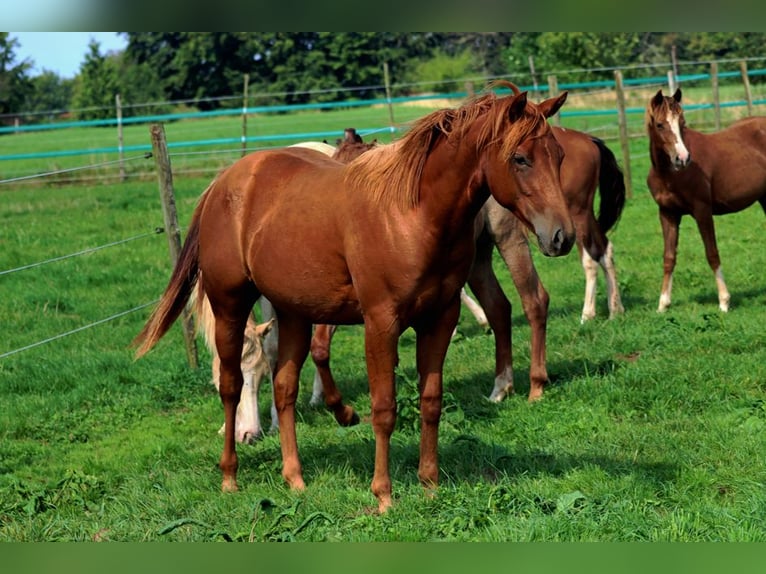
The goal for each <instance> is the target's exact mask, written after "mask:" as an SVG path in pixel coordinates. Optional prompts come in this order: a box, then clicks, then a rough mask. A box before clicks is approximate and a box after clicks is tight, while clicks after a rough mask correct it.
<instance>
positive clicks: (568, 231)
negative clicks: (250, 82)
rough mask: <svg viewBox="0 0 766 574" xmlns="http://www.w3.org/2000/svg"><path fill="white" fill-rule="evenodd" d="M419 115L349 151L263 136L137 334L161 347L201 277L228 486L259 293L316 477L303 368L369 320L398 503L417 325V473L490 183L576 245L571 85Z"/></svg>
mask: <svg viewBox="0 0 766 574" xmlns="http://www.w3.org/2000/svg"><path fill="white" fill-rule="evenodd" d="M507 86H508V87H509V88H511V90H512V91H513V93H512V94H511V95H507V96H503V97H500V96H497V95H496V94H494V93H493V92H489V93H487V94H485V95H482V96H481V97H478V98H476V99H474V100H472V101H470V102H469V103H467V104H465V105H463V106H461V107H459V108H457V109H447V110H440V111H438V112H434V113H432V114H429V115H428V116H426V117H424V118H422V119H421V120H419V121H417V122H415V124H414V125H413V127H412V129H411V130H410V131H409V132H408V133H407V134H406V135H405V136H404V137H403V138H402V139H401V140H399V141H398V142H397V143H396V144H394V145H391V146H381V147H380V148H377V149H375V150H372V151H370V152H368V153H365V154H364V155H362V156H360V157H359V158H357V159H356V160H354V161H353V162H351V163H350V164H348V165H344V164H341V163H340V162H337V161H335V160H333V159H331V158H328V157H327V156H325V155H323V154H321V153H319V152H315V151H312V150H307V149H302V148H283V149H280V150H264V151H259V152H255V153H253V154H250V155H248V156H245V157H244V158H242V159H241V160H239V161H237V162H236V163H235V164H234V165H232V166H231V167H229V168H228V169H226V170H225V171H223V172H222V173H221V174H220V175H219V176H218V177H217V178H216V179H215V181H213V183H211V184H210V186H209V187H208V189H207V190H206V191H205V193H204V194H203V195H202V197H201V199H200V202H199V204H198V206H197V208H196V209H195V211H194V215H193V217H192V221H191V224H190V226H189V231H188V235H187V238H186V241H185V242H184V247H183V249H182V252H181V256H180V258H179V261H178V263H177V265H176V267H175V269H174V270H173V274H172V276H171V278H170V282H169V284H168V287H167V288H166V290H165V293H164V294H163V296H162V298H161V300H160V303H159V305H158V307H157V308H156V309H155V311H154V312H153V313H152V316H151V317H150V318H149V321H148V322H147V324H146V325H145V327H144V329H143V330H142V331H141V333H139V335H138V336H137V338H136V343H137V344H139V348H138V355H139V356H140V355H142V354H144V353H146V352H147V351H148V350H149V349H151V347H152V346H153V345H154V344H155V343H156V342H157V341H158V340H159V338H160V337H162V336H163V335H164V334H165V333H166V332H167V330H168V329H169V328H170V326H171V325H172V323H173V322H174V321H175V320H176V318H177V317H178V316H179V314H180V313H181V311H182V309H183V308H184V306H185V305H186V303H187V301H188V299H189V297H190V295H191V294H192V292H193V290H194V288H195V285H196V283H197V281H199V282H200V287H199V291H200V295H201V296H204V295H205V294H206V295H207V297H208V298H209V300H210V304H211V307H212V310H213V314H214V316H215V343H216V348H217V351H218V354H219V356H220V360H221V368H220V396H221V401H222V403H223V408H224V419H225V425H226V430H225V434H224V447H223V452H222V454H221V461H220V467H221V470H222V473H223V481H222V489H223V490H224V491H233V490H236V489H237V482H236V473H237V465H238V461H237V454H236V443H235V437H234V430H235V427H236V424H235V417H236V409H237V404H238V402H239V398H240V391H241V388H242V382H243V379H242V371H241V368H240V360H241V355H242V344H243V337H244V331H245V325H246V323H247V320H248V317H249V316H250V312H251V309H252V307H253V304H254V303H255V301H256V300H257V299H258V297H259V296H260V295H264V296H266V297H267V298H268V299H269V301H271V303H272V305H273V306H274V309H275V310H276V314H277V320H278V323H279V349H278V359H277V366H276V374H275V376H274V393H275V397H276V406H277V412H278V418H279V435H280V444H281V449H282V475H283V477H284V478H285V480H286V481H287V483H288V485H290V487H291V488H293V489H303V488H305V483H304V481H303V475H302V470H301V464H300V460H299V457H298V450H297V441H296V435H295V400H296V397H297V394H298V375H299V373H300V369H301V367H302V365H303V362H304V360H305V358H306V356H307V354H308V352H309V345H310V341H311V331H312V324H314V323H337V324H350V323H362V322H363V323H364V329H365V349H366V361H367V374H368V379H369V386H370V394H371V406H372V427H373V431H374V433H375V445H376V446H375V470H374V476H373V479H372V492H373V493H374V494H375V496H376V497H377V500H378V509H379V511H381V512H382V511H385V510H386V509H388V508H389V507H390V505H391V479H390V475H389V469H388V458H389V445H390V438H391V434H392V432H393V429H394V425H395V421H396V392H395V384H394V366H395V362H396V357H397V343H398V340H399V336H400V335H401V333H402V332H403V331H404V329H406V328H408V327H410V326H412V327H413V328H414V329H415V331H416V334H417V342H416V358H417V370H418V374H419V378H420V385H419V387H420V410H421V440H420V463H419V466H418V477H419V478H420V480H421V483H422V484H423V485H424V486H425V487H426V488H428V489H432V488H435V487H436V484H437V482H438V474H439V472H438V457H437V443H438V426H439V418H440V414H441V401H442V368H443V364H444V357H445V354H446V351H447V347H448V345H449V341H450V336H451V334H452V330H453V328H454V326H455V324H456V323H457V319H458V315H459V310H460V298H459V293H460V288H461V286H462V285H463V284H464V283H465V281H466V279H467V277H468V274H469V272H470V269H471V264H472V261H473V257H474V251H475V241H474V239H473V233H472V231H473V229H474V225H475V220H476V216H477V214H478V213H479V210H480V209H481V206H482V205H483V204H484V203H485V202H486V200H487V198H488V197H489V196H490V195H492V196H493V197H495V199H497V200H498V202H499V203H500V204H501V205H503V206H505V207H507V208H509V209H512V210H513V211H514V213H515V214H516V215H517V217H519V218H520V219H521V220H522V221H523V222H524V224H525V225H527V226H528V227H529V228H530V229H531V230H532V231H533V232H534V234H535V235H536V236H537V239H538V242H539V244H540V246H541V249H542V251H543V252H544V253H545V254H547V255H552V256H557V255H564V254H566V253H567V252H569V250H570V249H571V247H572V245H573V243H574V226H573V224H572V220H571V217H570V216H569V213H568V211H567V207H566V202H565V200H564V197H563V195H562V192H561V185H560V180H559V170H560V164H561V161H562V150H561V146H560V145H559V144H558V142H557V141H556V139H555V137H554V136H553V133H552V131H551V128H550V126H549V125H548V122H547V121H546V118H548V117H550V116H551V115H552V114H554V113H555V112H556V111H557V110H558V109H559V108H560V107H561V105H562V104H563V103H564V100H565V99H566V93H564V94H562V95H561V96H559V97H557V98H551V99H549V100H545V101H543V102H542V103H540V104H534V103H532V102H530V101H528V100H527V96H526V93H519V91H518V89H517V88H516V87H515V86H513V85H512V84H507Z"/></svg>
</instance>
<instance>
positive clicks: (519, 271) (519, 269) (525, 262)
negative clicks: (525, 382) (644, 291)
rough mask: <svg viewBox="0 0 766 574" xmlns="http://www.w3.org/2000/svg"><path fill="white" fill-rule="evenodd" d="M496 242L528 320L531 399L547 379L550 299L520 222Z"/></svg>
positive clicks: (531, 399)
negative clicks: (546, 342) (547, 337)
mask: <svg viewBox="0 0 766 574" xmlns="http://www.w3.org/2000/svg"><path fill="white" fill-rule="evenodd" d="M496 241H497V248H498V250H499V251H500V255H502V257H503V260H504V261H505V264H506V265H507V266H508V270H509V271H510V272H511V278H512V279H513V284H514V285H515V286H516V291H517V292H518V293H519V297H520V298H521V305H522V307H523V308H524V315H525V316H526V317H527V321H529V327H530V330H531V338H530V339H531V340H530V364H529V395H528V400H529V401H530V402H532V401H536V400H537V399H539V398H541V397H542V396H543V390H544V389H545V384H546V383H547V382H548V369H547V367H546V364H545V361H546V359H545V355H546V347H545V337H546V333H547V329H548V304H549V300H550V298H549V296H548V292H547V291H546V290H545V287H544V286H543V284H542V282H541V281H540V277H539V276H538V275H537V269H535V264H534V261H533V260H532V253H531V252H530V249H529V242H528V241H527V239H526V238H525V237H524V234H523V232H522V229H521V224H520V223H515V227H514V230H513V232H512V233H511V234H510V235H508V236H505V237H504V238H502V240H499V239H496Z"/></svg>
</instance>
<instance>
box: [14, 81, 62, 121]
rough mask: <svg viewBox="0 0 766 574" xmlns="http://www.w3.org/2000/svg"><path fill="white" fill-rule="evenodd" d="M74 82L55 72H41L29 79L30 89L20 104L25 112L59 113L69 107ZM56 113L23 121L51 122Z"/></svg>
mask: <svg viewBox="0 0 766 574" xmlns="http://www.w3.org/2000/svg"><path fill="white" fill-rule="evenodd" d="M73 91H74V80H68V79H64V78H61V77H60V76H59V75H58V74H57V73H56V72H51V71H43V73H41V74H40V75H39V76H35V77H33V78H32V79H31V89H30V91H29V94H28V95H27V98H26V100H25V101H24V103H23V104H22V106H21V108H20V109H22V110H24V111H26V112H61V111H62V110H66V109H68V108H69V107H70V105H71V103H72V93H73ZM56 116H57V113H51V114H47V115H42V116H37V117H29V118H25V121H32V122H34V121H38V122H39V121H52V120H54V119H56Z"/></svg>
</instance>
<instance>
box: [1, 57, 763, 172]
mask: <svg viewBox="0 0 766 574" xmlns="http://www.w3.org/2000/svg"><path fill="white" fill-rule="evenodd" d="M739 75H740V72H721V73H719V74H718V77H719V78H733V77H738V76H739ZM763 75H766V69H758V70H749V71H748V76H763ZM709 79H710V74H687V75H680V76H678V77H677V81H678V83H679V84H681V83H683V82H697V81H703V80H709ZM666 82H667V77H665V76H656V77H648V78H632V79H625V80H623V84H625V85H630V86H641V85H657V84H661V85H664V84H665V83H666ZM614 86H615V82H614V81H613V80H600V81H592V82H571V83H561V84H559V86H558V87H559V89H560V90H562V91H563V90H583V89H596V88H613V87H614ZM519 89H521V90H522V91H530V92H533V91H537V92H547V86H542V87H541V86H531V85H530V86H519ZM467 96H468V93H467V92H447V93H438V94H425V95H418V96H401V97H395V98H390V99H388V98H379V99H370V100H345V101H342V102H322V103H311V104H285V105H274V106H248V107H246V108H231V109H223V110H212V111H203V112H183V113H174V114H155V115H146V116H134V117H127V118H123V119H122V124H123V125H126V124H142V123H153V122H173V121H177V120H183V119H201V118H212V117H225V116H239V115H242V114H243V113H247V114H269V113H281V112H296V111H306V110H328V109H338V108H353V107H362V106H374V105H386V104H389V103H392V104H399V103H407V102H415V101H428V100H444V99H447V100H461V99H464V98H466V97H467ZM765 103H766V100H764V99H759V100H754V101H753V105H763V104H765ZM745 105H747V103H746V102H745V101H743V100H737V101H732V102H724V103H721V107H722V108H731V107H738V106H745ZM712 107H713V104H690V105H685V106H684V108H685V109H687V110H699V109H710V108H712ZM626 113H628V114H643V113H644V109H643V108H628V109H627V110H626ZM560 115H561V117H578V116H615V115H617V110H616V109H603V110H562V111H561V112H560ZM117 123H118V120H117V119H116V118H106V119H100V120H83V121H75V122H57V123H48V124H31V125H24V126H4V127H0V134H4V133H19V132H29V131H42V130H53V129H65V128H80V127H100V126H115V125H117ZM396 130H397V128H394V127H386V128H368V129H366V130H357V131H358V132H359V133H360V134H362V135H365V133H375V132H382V131H392V132H394V131H396ZM342 135H343V134H342V132H337V131H328V132H309V133H298V134H295V133H293V134H272V135H264V136H248V137H247V138H244V141H245V143H259V142H265V141H295V140H300V141H305V140H318V139H327V138H336V137H340V136H342ZM242 142H243V138H242V137H241V136H240V137H232V138H217V139H207V140H195V141H185V142H174V143H169V144H168V147H169V148H171V149H172V148H188V147H196V146H199V147H205V146H214V145H230V144H241V143H242ZM150 150H151V145H148V144H147V145H133V146H124V147H123V148H122V151H123V152H146V151H150ZM119 151H120V148H118V147H116V146H113V147H103V148H88V149H73V150H55V151H44V152H34V153H17V154H6V155H0V161H3V160H24V159H40V158H51V157H66V156H77V155H89V154H111V153H118V152H119Z"/></svg>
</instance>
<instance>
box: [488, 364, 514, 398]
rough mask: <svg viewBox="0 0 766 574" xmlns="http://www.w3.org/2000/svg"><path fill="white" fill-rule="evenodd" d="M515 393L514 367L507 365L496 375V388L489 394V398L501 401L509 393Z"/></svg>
mask: <svg viewBox="0 0 766 574" xmlns="http://www.w3.org/2000/svg"><path fill="white" fill-rule="evenodd" d="M512 394H513V367H510V366H508V367H506V368H505V370H503V372H502V373H500V374H499V375H498V376H496V377H495V388H494V389H492V394H491V395H489V400H490V401H493V402H496V403H499V402H500V401H502V400H503V399H504V398H505V397H506V396H507V395H512Z"/></svg>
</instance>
